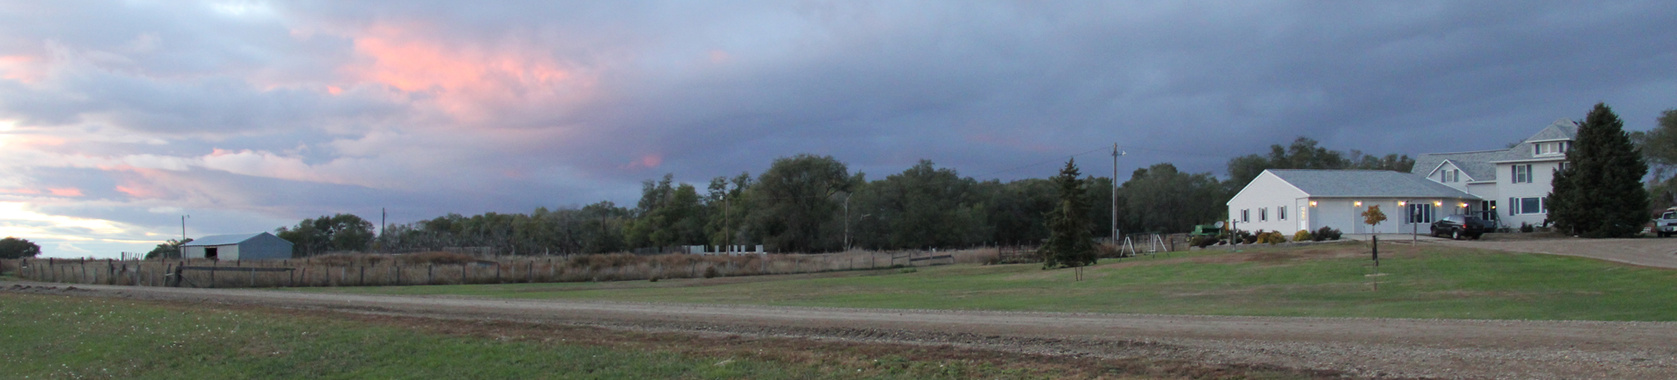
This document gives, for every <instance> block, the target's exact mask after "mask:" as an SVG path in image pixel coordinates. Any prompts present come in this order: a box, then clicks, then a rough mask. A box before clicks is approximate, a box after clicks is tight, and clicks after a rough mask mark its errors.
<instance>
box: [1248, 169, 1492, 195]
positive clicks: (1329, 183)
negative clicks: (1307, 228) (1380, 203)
mask: <svg viewBox="0 0 1677 380" xmlns="http://www.w3.org/2000/svg"><path fill="white" fill-rule="evenodd" d="M1268 172H1270V173H1273V174H1275V176H1276V177H1280V178H1281V180H1283V181H1287V183H1290V184H1292V185H1293V186H1294V187H1298V188H1299V190H1303V191H1304V192H1305V194H1309V195H1310V196H1312V197H1371V198H1374V197H1379V198H1467V199H1479V197H1477V196H1474V195H1473V194H1468V193H1467V192H1464V191H1461V190H1456V189H1455V188H1453V187H1449V186H1445V185H1444V184H1441V183H1438V182H1433V181H1431V180H1428V179H1427V178H1426V177H1422V176H1418V175H1414V174H1410V173H1403V172H1394V171H1390V170H1307V169H1271V170H1268Z"/></svg>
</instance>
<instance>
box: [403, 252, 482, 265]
mask: <svg viewBox="0 0 1677 380" xmlns="http://www.w3.org/2000/svg"><path fill="white" fill-rule="evenodd" d="M396 261H397V262H400V263H402V265H425V264H437V265H459V264H466V263H470V262H473V261H477V258H475V257H472V256H471V255H467V254H463V253H454V252H440V251H438V252H420V253H409V254H404V255H397V259H396Z"/></svg>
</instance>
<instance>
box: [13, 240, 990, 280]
mask: <svg viewBox="0 0 1677 380" xmlns="http://www.w3.org/2000/svg"><path fill="white" fill-rule="evenodd" d="M404 256H406V255H390V254H366V255H343V256H334V257H314V258H304V259H290V260H260V261H238V260H227V261H215V260H206V259H193V260H179V259H174V260H115V259H100V260H92V259H70V260H65V259H22V260H11V261H9V262H8V263H7V264H6V265H5V266H6V267H7V268H10V269H9V270H12V271H14V272H15V273H16V274H17V277H19V278H23V279H27V280H33V281H43V282H59V283H71V284H101V285H133V286H179V287H198V288H247V287H250V288H263V287H322V286H400V285H459V284H497V283H544V282H588V281H630V280H651V279H655V278H656V279H674V278H711V277H735V276H758V275H783V274H802V273H818V272H831V271H847V270H872V269H885V268H895V267H912V266H933V265H949V264H956V263H993V262H995V261H996V260H995V259H994V258H995V256H996V251H995V250H994V249H971V250H958V251H944V252H929V251H849V252H839V253H828V254H754V255H732V256H723V255H698V254H665V255H633V254H624V253H619V254H602V255H571V256H528V257H502V258H500V259H498V260H485V259H478V258H472V259H467V260H464V261H459V262H414V261H410V260H407V259H406V258H404Z"/></svg>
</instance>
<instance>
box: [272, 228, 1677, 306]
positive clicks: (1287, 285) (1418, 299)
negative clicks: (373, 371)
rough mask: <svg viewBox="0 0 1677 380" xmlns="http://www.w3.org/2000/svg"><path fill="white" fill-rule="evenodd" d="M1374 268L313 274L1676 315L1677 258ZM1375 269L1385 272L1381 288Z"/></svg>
mask: <svg viewBox="0 0 1677 380" xmlns="http://www.w3.org/2000/svg"><path fill="white" fill-rule="evenodd" d="M1382 251H1383V253H1382V259H1383V260H1382V263H1381V264H1382V266H1381V267H1380V272H1382V273H1383V275H1380V276H1368V275H1367V274H1368V273H1369V270H1370V268H1368V267H1367V266H1366V264H1368V263H1369V260H1368V258H1367V256H1366V252H1367V248H1365V247H1363V246H1362V245H1360V243H1339V244H1330V245H1318V246H1307V247H1257V248H1253V249H1246V250H1243V251H1240V252H1227V251H1197V252H1194V253H1173V254H1170V255H1164V256H1159V257H1154V258H1140V259H1125V260H1123V261H1119V260H1103V261H1101V263H1100V265H1099V266H1098V267H1094V268H1091V269H1088V270H1087V271H1086V273H1085V277H1086V278H1085V280H1084V281H1081V282H1078V281H1073V277H1072V276H1073V274H1072V271H1071V270H1066V269H1062V270H1051V271H1044V270H1041V269H1040V268H1039V267H1037V266H1034V265H995V266H980V265H957V266H943V267H933V268H920V269H918V270H917V271H912V272H905V271H898V270H891V271H873V272H867V273H853V274H850V275H837V276H834V275H816V276H772V277H762V278H755V279H725V280H723V279H717V280H665V281H662V282H657V283H653V282H644V281H638V282H608V283H561V284H507V285H463V286H408V287H365V288H311V289H304V290H305V291H327V292H356V293H385V294H413V295H422V294H454V295H473V296H486V297H510V298H537V299H544V298H563V299H581V300H615V301H645V302H688V303H720V304H764V305H796V306H838V307H864V308H910V309H987V310H1040V311H1087V312H1121V313H1161V314H1213V315H1274V316H1325V317H1406V318H1470V319H1582V320H1652V321H1669V320H1677V292H1674V291H1672V290H1673V289H1677V271H1673V270H1666V269H1654V268H1641V267H1634V266H1628V265H1623V264H1618V263H1610V262H1603V261H1598V260H1591V259H1584V258H1575V257H1563V256H1553V255H1540V254H1521V253H1506V252H1497V251H1480V250H1469V249H1457V248H1447V247H1440V246H1430V245H1421V246H1420V247H1418V248H1417V247H1410V246H1407V245H1404V244H1387V245H1383V246H1382ZM1371 279H1378V281H1379V282H1380V284H1379V290H1378V291H1376V290H1374V286H1373V285H1372V284H1371Z"/></svg>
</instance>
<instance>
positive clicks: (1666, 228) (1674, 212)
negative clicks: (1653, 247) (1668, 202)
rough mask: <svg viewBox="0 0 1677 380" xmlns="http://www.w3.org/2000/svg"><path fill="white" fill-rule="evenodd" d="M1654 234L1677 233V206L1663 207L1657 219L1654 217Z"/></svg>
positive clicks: (1669, 234) (1663, 235) (1666, 234)
mask: <svg viewBox="0 0 1677 380" xmlns="http://www.w3.org/2000/svg"><path fill="white" fill-rule="evenodd" d="M1654 234H1656V235H1659V236H1660V237H1667V236H1671V235H1677V207H1672V208H1668V209H1665V213H1664V214H1660V218H1659V219H1654Z"/></svg>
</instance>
